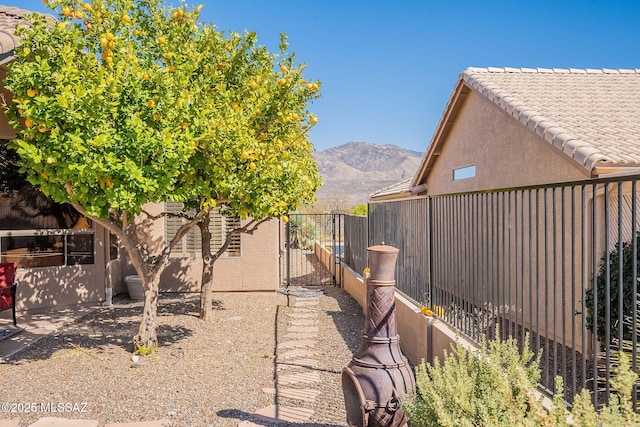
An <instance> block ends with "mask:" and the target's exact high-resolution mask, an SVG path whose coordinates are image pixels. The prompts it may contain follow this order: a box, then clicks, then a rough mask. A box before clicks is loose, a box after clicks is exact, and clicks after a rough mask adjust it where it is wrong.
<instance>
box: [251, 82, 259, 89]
mask: <svg viewBox="0 0 640 427" xmlns="http://www.w3.org/2000/svg"><path fill="white" fill-rule="evenodd" d="M249 87H251V89H257V88H258V83H256V82H254V81H251V82H249Z"/></svg>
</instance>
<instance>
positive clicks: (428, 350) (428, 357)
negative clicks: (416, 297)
mask: <svg viewBox="0 0 640 427" xmlns="http://www.w3.org/2000/svg"><path fill="white" fill-rule="evenodd" d="M340 269H341V270H342V274H341V277H342V286H343V287H344V289H345V291H347V292H348V293H349V294H350V295H351V296H352V297H353V298H354V299H355V300H356V301H357V302H358V303H359V304H360V305H361V306H362V308H363V311H365V313H366V301H365V295H366V288H365V284H364V281H363V280H362V278H361V277H360V276H359V275H358V274H356V273H355V272H354V271H353V270H352V269H351V268H349V267H348V266H346V265H344V264H341V266H340ZM395 295H396V300H395V307H396V325H397V330H398V335H399V336H400V348H401V349H402V352H403V354H404V355H405V356H406V357H407V359H409V360H410V361H411V363H413V364H414V365H418V364H419V363H420V362H421V361H422V360H423V359H424V360H425V361H427V362H429V363H431V362H432V361H433V356H434V355H436V356H439V357H440V359H441V360H442V357H441V356H442V354H443V352H444V350H445V349H447V350H448V349H450V348H451V345H452V344H453V343H454V342H456V341H460V342H463V343H464V345H467V346H469V347H472V344H471V343H470V342H466V341H464V340H462V339H461V338H460V336H458V335H456V333H455V332H454V331H453V330H451V328H449V327H448V326H447V325H446V324H444V323H443V322H441V321H438V320H436V319H435V318H433V317H427V316H425V315H423V314H422V313H421V312H420V309H419V307H417V306H416V305H415V304H413V303H412V302H411V301H409V300H408V299H406V298H405V297H404V296H402V294H400V293H399V292H396V294H395Z"/></svg>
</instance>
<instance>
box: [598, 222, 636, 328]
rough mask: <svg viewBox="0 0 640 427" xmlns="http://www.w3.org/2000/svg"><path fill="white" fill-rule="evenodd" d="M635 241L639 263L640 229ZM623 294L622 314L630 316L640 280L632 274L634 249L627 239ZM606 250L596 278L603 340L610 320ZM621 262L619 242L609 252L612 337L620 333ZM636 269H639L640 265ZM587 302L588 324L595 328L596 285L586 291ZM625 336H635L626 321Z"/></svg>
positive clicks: (624, 249)
mask: <svg viewBox="0 0 640 427" xmlns="http://www.w3.org/2000/svg"><path fill="white" fill-rule="evenodd" d="M636 244H637V245H638V246H637V247H638V251H637V252H638V253H637V255H636V262H637V263H639V264H637V265H639V266H640V233H638V234H637V235H636ZM622 252H623V255H622V297H623V303H622V308H623V315H627V316H631V313H632V312H633V306H634V304H635V303H636V296H635V295H633V283H634V282H635V281H636V280H637V277H634V276H633V274H632V273H633V262H634V260H633V251H632V247H631V242H625V243H623V245H622ZM606 261H607V260H606V254H605V255H603V256H602V258H601V260H600V268H599V269H598V276H597V278H596V283H597V296H598V313H597V319H598V328H597V334H598V338H599V339H600V340H601V341H603V340H604V338H605V333H606V328H607V326H606V325H607V323H606V305H605V302H606V279H607V274H606V272H607V270H606V266H607V262H606ZM619 263H620V253H619V250H618V245H616V247H615V249H614V250H612V251H611V253H610V254H609V297H610V298H609V301H610V305H609V307H610V310H609V333H610V336H611V338H616V337H617V336H618V328H619V324H620V322H619V319H620V317H619V316H620V311H619V309H618V308H619V303H620V299H619V298H618V297H619V289H620V283H619V272H620V269H619ZM637 273H640V269H639V271H638V272H637ZM585 305H586V307H587V326H588V327H589V328H591V329H593V325H594V293H593V289H589V290H588V291H587V292H586V300H585ZM623 326H624V327H623V339H625V340H629V339H631V337H632V333H633V328H632V326H631V325H630V324H626V325H624V324H623Z"/></svg>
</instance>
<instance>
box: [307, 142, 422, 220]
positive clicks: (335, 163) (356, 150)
mask: <svg viewBox="0 0 640 427" xmlns="http://www.w3.org/2000/svg"><path fill="white" fill-rule="evenodd" d="M313 157H314V158H315V160H316V162H317V163H318V169H319V171H320V175H321V176H322V179H323V181H324V184H323V185H322V187H321V188H320V190H318V192H317V193H316V196H317V198H318V202H317V203H316V208H319V210H335V209H341V210H344V209H349V208H351V207H352V206H355V205H357V204H361V203H366V202H367V200H368V199H369V195H370V194H371V193H373V192H375V191H378V190H380V189H382V188H384V187H387V186H389V185H391V184H394V183H396V182H398V181H402V180H403V179H407V178H412V177H413V176H414V175H415V173H416V172H417V170H418V166H419V165H420V161H421V159H422V153H419V152H417V151H411V150H405V149H403V148H400V147H397V146H395V145H389V144H387V145H379V144H371V143H368V142H349V143H347V144H344V145H340V146H338V147H332V148H328V149H326V150H324V151H317V152H315V153H314V154H313Z"/></svg>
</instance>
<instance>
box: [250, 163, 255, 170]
mask: <svg viewBox="0 0 640 427" xmlns="http://www.w3.org/2000/svg"><path fill="white" fill-rule="evenodd" d="M249 169H251V170H255V169H256V164H255V163H253V162H251V163H249Z"/></svg>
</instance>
